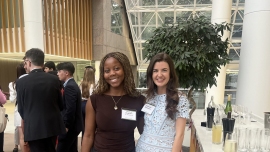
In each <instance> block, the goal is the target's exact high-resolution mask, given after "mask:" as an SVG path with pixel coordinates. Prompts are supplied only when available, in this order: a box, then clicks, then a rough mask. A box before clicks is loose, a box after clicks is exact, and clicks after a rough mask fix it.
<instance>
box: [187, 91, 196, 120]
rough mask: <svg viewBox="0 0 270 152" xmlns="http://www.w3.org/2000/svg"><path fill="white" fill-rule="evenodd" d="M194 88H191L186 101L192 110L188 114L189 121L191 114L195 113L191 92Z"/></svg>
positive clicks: (194, 103)
mask: <svg viewBox="0 0 270 152" xmlns="http://www.w3.org/2000/svg"><path fill="white" fill-rule="evenodd" d="M193 90H194V88H193V87H191V88H190V89H189V91H188V101H189V103H190V104H191V105H192V108H191V110H190V112H189V119H191V115H192V114H193V112H194V111H195V109H196V102H195V101H194V99H193V97H192V92H193Z"/></svg>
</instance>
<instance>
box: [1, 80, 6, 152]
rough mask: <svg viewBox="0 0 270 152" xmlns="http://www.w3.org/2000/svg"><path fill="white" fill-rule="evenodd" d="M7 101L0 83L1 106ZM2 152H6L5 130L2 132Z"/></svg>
mask: <svg viewBox="0 0 270 152" xmlns="http://www.w3.org/2000/svg"><path fill="white" fill-rule="evenodd" d="M6 102H7V98H6V95H5V94H4V93H3V90H2V87H1V85H0V106H1V107H3V104H5V103H6ZM0 152H4V132H1V133H0Z"/></svg>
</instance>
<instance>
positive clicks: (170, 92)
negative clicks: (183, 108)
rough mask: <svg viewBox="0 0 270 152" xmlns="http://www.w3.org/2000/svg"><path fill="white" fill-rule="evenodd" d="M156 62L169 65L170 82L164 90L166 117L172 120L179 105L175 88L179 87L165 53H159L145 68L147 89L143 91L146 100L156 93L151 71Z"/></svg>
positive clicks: (172, 66) (171, 62)
mask: <svg viewBox="0 0 270 152" xmlns="http://www.w3.org/2000/svg"><path fill="white" fill-rule="evenodd" d="M156 62H166V63H168V65H169V68H170V80H169V82H168V83H167V88H166V95H167V96H166V101H167V106H166V112H167V114H168V116H169V117H170V118H171V119H174V116H175V113H176V112H177V105H178V103H179V96H178V90H177V87H178V85H179V83H178V77H177V75H176V72H175V69H174V64H173V61H172V59H171V57H170V56H169V55H167V54H165V53H159V54H157V55H155V56H154V57H153V58H152V59H151V61H150V64H149V66H148V68H147V78H146V81H147V87H148V89H147V90H146V91H145V93H146V94H147V96H146V98H147V100H149V99H151V98H153V97H154V95H155V93H156V92H157V85H156V84H155V83H154V81H153V78H152V75H153V69H154V66H155V64H156Z"/></svg>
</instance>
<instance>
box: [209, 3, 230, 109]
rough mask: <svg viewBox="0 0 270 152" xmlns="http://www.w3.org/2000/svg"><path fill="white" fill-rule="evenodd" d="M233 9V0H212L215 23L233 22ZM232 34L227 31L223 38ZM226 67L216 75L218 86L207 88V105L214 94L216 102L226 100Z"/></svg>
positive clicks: (213, 20) (212, 20)
mask: <svg viewBox="0 0 270 152" xmlns="http://www.w3.org/2000/svg"><path fill="white" fill-rule="evenodd" d="M231 11H232V1H231V0H213V1H212V17H211V22H212V24H214V23H218V24H220V23H222V22H226V23H230V22H231ZM229 35H230V32H228V31H225V32H224V35H223V37H222V40H225V39H226V38H228V37H229ZM226 69H227V68H226V67H224V66H222V67H221V69H220V70H219V72H220V73H219V74H218V76H217V77H216V80H217V86H212V87H211V88H210V87H208V88H207V92H206V96H205V107H206V106H207V104H208V102H209V101H210V99H211V96H214V102H215V103H216V104H223V102H224V91H225V80H226Z"/></svg>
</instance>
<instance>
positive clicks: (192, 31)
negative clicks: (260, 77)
mask: <svg viewBox="0 0 270 152" xmlns="http://www.w3.org/2000/svg"><path fill="white" fill-rule="evenodd" d="M225 30H230V24H228V23H222V24H211V22H210V20H209V19H207V18H206V17H203V16H202V17H198V18H195V19H189V20H187V21H181V22H179V23H178V24H174V25H163V26H162V27H159V28H157V29H156V30H155V31H154V35H153V36H152V37H151V38H150V39H149V40H147V44H146V46H145V48H144V50H145V51H146V52H147V55H146V59H147V60H150V59H151V58H152V57H153V56H154V55H156V54H157V53H160V52H164V53H167V54H169V55H170V56H171V57H172V59H173V61H174V64H175V69H176V72H177V74H178V78H179V83H180V87H181V88H189V91H188V99H189V101H190V103H191V105H192V110H191V111H190V116H191V115H192V113H193V112H194V110H195V109H196V104H195V101H194V100H193V98H192V92H193V90H198V89H200V90H202V91H203V90H204V89H205V88H206V87H207V86H210V87H212V86H213V85H216V78H215V76H218V74H219V69H220V68H221V66H224V65H226V64H227V63H228V62H229V61H230V59H229V55H228V53H227V49H228V46H229V42H228V38H227V39H226V40H225V41H223V40H222V36H223V32H224V31H225Z"/></svg>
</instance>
